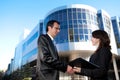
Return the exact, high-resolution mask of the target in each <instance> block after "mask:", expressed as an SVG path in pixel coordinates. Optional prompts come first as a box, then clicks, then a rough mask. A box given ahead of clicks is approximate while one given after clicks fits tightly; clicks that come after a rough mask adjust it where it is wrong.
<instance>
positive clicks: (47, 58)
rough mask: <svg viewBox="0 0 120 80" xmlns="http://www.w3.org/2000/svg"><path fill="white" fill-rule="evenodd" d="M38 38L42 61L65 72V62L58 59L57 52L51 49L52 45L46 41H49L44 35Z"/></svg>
mask: <svg viewBox="0 0 120 80" xmlns="http://www.w3.org/2000/svg"><path fill="white" fill-rule="evenodd" d="M38 40H39V41H38V46H39V49H41V50H40V51H41V52H40V54H42V57H41V60H42V62H44V63H45V64H46V65H47V66H49V67H51V68H53V69H56V70H60V71H62V72H65V71H66V70H67V63H66V62H62V61H60V60H59V57H58V53H57V52H56V53H55V51H51V48H53V47H52V46H51V45H50V44H49V43H48V42H49V41H48V40H47V39H46V38H45V37H44V36H41V37H40V38H39V39H38Z"/></svg>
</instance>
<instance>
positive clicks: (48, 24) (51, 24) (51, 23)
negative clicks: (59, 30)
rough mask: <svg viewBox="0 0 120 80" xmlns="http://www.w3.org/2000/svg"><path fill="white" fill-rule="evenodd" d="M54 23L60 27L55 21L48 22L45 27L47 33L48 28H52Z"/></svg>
mask: <svg viewBox="0 0 120 80" xmlns="http://www.w3.org/2000/svg"><path fill="white" fill-rule="evenodd" d="M55 22H56V23H57V24H59V25H60V22H58V21H57V20H50V21H48V23H47V25H46V32H48V26H50V27H51V28H52V27H53V25H54V23H55Z"/></svg>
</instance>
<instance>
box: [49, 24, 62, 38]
mask: <svg viewBox="0 0 120 80" xmlns="http://www.w3.org/2000/svg"><path fill="white" fill-rule="evenodd" d="M48 28H49V31H48V32H49V34H50V35H51V36H52V37H53V38H54V37H55V36H56V35H57V34H58V33H59V32H60V25H59V24H57V23H56V22H55V23H54V24H53V27H48Z"/></svg>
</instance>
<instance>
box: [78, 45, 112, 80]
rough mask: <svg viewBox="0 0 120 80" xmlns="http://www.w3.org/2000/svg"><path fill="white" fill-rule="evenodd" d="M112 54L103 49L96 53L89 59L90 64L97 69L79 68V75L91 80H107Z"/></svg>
mask: <svg viewBox="0 0 120 80" xmlns="http://www.w3.org/2000/svg"><path fill="white" fill-rule="evenodd" d="M111 57H112V53H111V51H110V50H109V49H107V48H105V47H103V48H101V49H100V50H99V51H98V52H97V53H94V54H93V55H92V56H91V57H90V62H92V63H94V64H96V65H98V66H99V67H100V68H99V69H85V68H81V73H80V74H81V75H85V76H90V77H91V80H108V79H107V78H108V76H107V73H108V69H109V63H110V61H111Z"/></svg>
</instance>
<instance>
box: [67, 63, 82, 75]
mask: <svg viewBox="0 0 120 80" xmlns="http://www.w3.org/2000/svg"><path fill="white" fill-rule="evenodd" d="M66 72H67V73H68V74H74V73H76V72H77V73H80V72H81V68H80V67H75V66H74V67H71V66H70V65H68V66H67V71H66Z"/></svg>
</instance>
